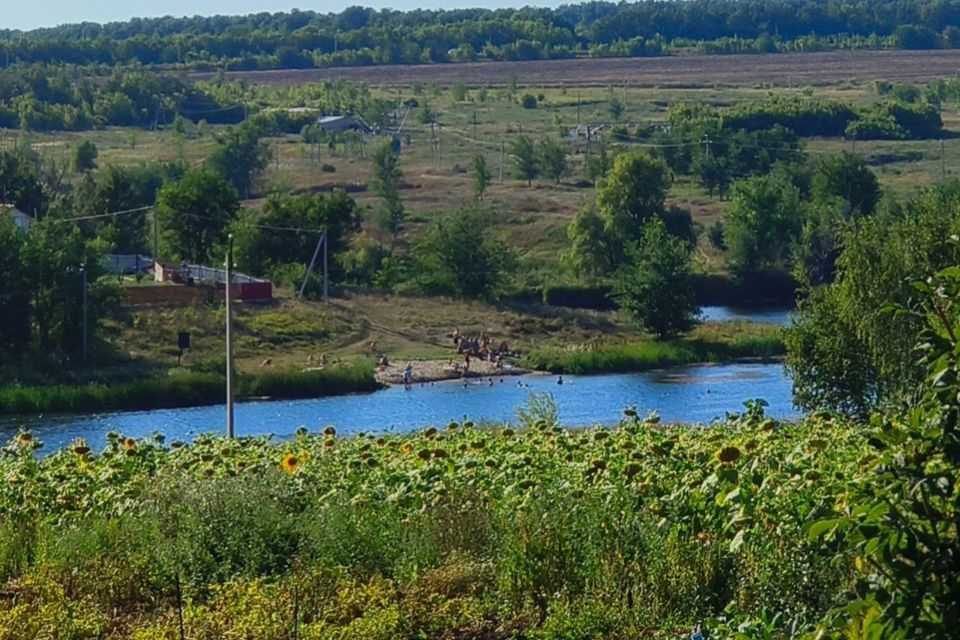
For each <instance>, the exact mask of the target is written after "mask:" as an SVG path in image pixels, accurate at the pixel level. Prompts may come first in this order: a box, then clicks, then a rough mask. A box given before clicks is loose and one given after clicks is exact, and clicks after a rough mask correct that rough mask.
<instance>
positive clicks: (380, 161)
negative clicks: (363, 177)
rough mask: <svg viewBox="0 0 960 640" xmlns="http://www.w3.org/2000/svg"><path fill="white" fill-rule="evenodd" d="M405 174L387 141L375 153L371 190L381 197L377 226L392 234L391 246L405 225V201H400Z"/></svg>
mask: <svg viewBox="0 0 960 640" xmlns="http://www.w3.org/2000/svg"><path fill="white" fill-rule="evenodd" d="M402 181H403V172H402V171H400V157H399V156H398V155H396V154H395V153H394V152H393V147H392V145H391V142H390V141H389V140H388V141H385V142H384V143H383V144H381V145H380V146H379V147H377V149H376V151H374V153H373V179H372V180H371V181H370V190H371V191H373V192H374V193H375V194H376V195H377V196H379V197H380V200H381V201H382V202H381V206H380V208H379V209H378V211H377V215H376V219H377V225H378V226H379V227H380V228H381V229H383V230H385V231H387V232H389V233H390V236H391V244H393V243H395V242H396V238H397V234H399V233H400V227H401V226H402V225H403V218H404V209H403V200H401V199H400V186H401V183H402Z"/></svg>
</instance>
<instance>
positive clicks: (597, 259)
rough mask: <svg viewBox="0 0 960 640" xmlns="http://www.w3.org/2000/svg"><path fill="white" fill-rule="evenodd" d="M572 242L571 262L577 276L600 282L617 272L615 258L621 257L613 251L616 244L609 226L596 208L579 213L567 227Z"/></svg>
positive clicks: (588, 208)
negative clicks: (601, 277) (601, 279)
mask: <svg viewBox="0 0 960 640" xmlns="http://www.w3.org/2000/svg"><path fill="white" fill-rule="evenodd" d="M567 237H568V238H569V239H570V254H569V256H570V262H571V264H572V266H573V268H574V270H575V271H576V272H577V274H578V275H583V276H588V277H593V278H598V277H600V276H604V275H607V274H609V273H611V272H612V271H613V270H614V264H613V263H612V260H611V258H612V256H614V255H616V254H618V253H619V251H614V250H613V249H611V246H610V243H611V241H612V240H615V238H613V237H612V236H611V235H610V234H609V233H607V229H606V225H605V223H604V220H603V218H602V217H600V215H598V214H597V210H596V209H595V208H594V207H587V208H586V209H583V210H582V211H580V213H578V214H577V215H576V216H575V217H574V218H573V220H571V221H570V225H569V226H568V227H567Z"/></svg>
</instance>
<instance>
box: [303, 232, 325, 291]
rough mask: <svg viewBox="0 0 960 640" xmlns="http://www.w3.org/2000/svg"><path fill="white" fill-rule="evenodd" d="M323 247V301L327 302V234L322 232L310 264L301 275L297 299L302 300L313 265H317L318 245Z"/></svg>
mask: <svg viewBox="0 0 960 640" xmlns="http://www.w3.org/2000/svg"><path fill="white" fill-rule="evenodd" d="M321 244H322V245H323V301H324V303H326V302H327V286H328V285H327V282H328V280H327V232H326V231H324V232H323V233H322V234H320V239H319V240H317V247H316V249H314V250H313V257H311V258H310V264H309V265H307V272H306V273H305V274H303V283H302V284H301V285H300V293H299V294H297V297H298V298H303V291H304V289H306V288H307V280H308V279H309V278H310V274H311V273H313V265H315V264H316V263H317V256H318V255H319V254H320V245H321Z"/></svg>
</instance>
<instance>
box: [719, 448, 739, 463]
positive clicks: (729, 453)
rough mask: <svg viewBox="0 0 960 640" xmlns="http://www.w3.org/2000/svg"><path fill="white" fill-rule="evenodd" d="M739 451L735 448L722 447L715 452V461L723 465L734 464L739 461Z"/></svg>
mask: <svg viewBox="0 0 960 640" xmlns="http://www.w3.org/2000/svg"><path fill="white" fill-rule="evenodd" d="M740 455H741V454H740V449H738V448H736V447H724V448H723V449H720V451H717V460H719V461H720V462H722V463H724V464H729V463H732V462H736V461H737V460H739V459H740Z"/></svg>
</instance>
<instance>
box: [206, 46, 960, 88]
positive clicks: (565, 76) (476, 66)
mask: <svg viewBox="0 0 960 640" xmlns="http://www.w3.org/2000/svg"><path fill="white" fill-rule="evenodd" d="M958 72H960V50H939V51H826V52H811V53H776V54H767V55H712V56H705V55H689V56H672V57H662V58H603V59H600V58H581V59H575V60H531V61H524V62H471V63H460V64H431V65H389V66H386V65H382V66H371V67H339V68H331V69H288V70H277V71H235V72H230V73H228V74H227V76H228V77H230V78H232V79H237V78H244V79H246V80H247V81H248V82H251V83H254V84H302V83H306V82H317V81H321V80H331V79H336V78H343V79H345V80H350V81H355V82H357V81H362V82H367V83H370V84H385V85H409V84H412V83H415V82H416V83H421V84H430V83H437V84H440V85H449V84H454V83H456V82H462V83H464V84H466V85H468V86H496V85H504V84H507V83H508V82H509V81H510V79H511V77H514V76H515V77H516V78H517V81H518V82H519V83H520V84H524V85H537V86H559V85H561V84H564V85H567V86H606V85H611V84H613V85H619V84H621V83H623V82H626V83H627V84H629V85H631V86H661V87H700V86H714V85H728V86H744V85H746V86H753V85H758V84H764V83H774V84H779V85H793V86H804V85H824V84H834V83H837V82H844V81H847V80H860V81H870V80H880V79H883V80H891V81H914V82H917V81H924V80H930V79H934V78H946V77H953V76H956V75H958ZM192 75H193V77H195V78H197V79H208V78H210V77H212V76H213V74H212V73H196V74H192Z"/></svg>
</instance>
